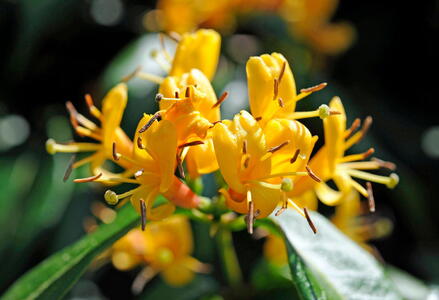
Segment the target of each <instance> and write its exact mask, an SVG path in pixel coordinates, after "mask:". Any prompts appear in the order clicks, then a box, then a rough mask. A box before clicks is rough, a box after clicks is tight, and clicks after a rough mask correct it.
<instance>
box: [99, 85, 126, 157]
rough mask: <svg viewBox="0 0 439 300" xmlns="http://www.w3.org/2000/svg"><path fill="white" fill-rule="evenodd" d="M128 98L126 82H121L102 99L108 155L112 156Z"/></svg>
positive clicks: (103, 126)
mask: <svg viewBox="0 0 439 300" xmlns="http://www.w3.org/2000/svg"><path fill="white" fill-rule="evenodd" d="M127 100H128V90H127V86H126V84H125V83H119V84H118V85H116V86H115V87H114V88H112V89H111V90H110V91H109V92H108V94H107V95H106V96H105V98H104V100H102V115H103V120H102V135H103V144H104V147H105V150H106V152H107V155H108V156H109V157H111V153H112V146H113V142H115V141H116V140H115V135H116V129H117V128H118V127H119V125H120V122H121V121H122V116H123V112H124V110H125V107H126V104H127Z"/></svg>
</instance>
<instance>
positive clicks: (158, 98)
mask: <svg viewBox="0 0 439 300" xmlns="http://www.w3.org/2000/svg"><path fill="white" fill-rule="evenodd" d="M163 97H164V96H163V95H162V94H157V95H155V102H160V101H162V99H163ZM175 98H179V97H178V92H175Z"/></svg>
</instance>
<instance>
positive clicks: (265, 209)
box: [250, 185, 281, 219]
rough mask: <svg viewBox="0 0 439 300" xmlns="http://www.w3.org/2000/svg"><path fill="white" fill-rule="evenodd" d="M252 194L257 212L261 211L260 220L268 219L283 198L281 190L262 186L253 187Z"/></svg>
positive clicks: (251, 188)
mask: <svg viewBox="0 0 439 300" xmlns="http://www.w3.org/2000/svg"><path fill="white" fill-rule="evenodd" d="M250 192H251V194H252V200H253V202H254V208H255V211H256V210H259V215H258V216H257V218H258V219H260V218H265V217H268V216H269V215H270V214H271V213H272V212H273V211H274V210H275V208H276V206H277V205H278V203H279V201H280V198H281V191H280V190H278V189H272V188H267V187H264V186H260V185H251V187H250Z"/></svg>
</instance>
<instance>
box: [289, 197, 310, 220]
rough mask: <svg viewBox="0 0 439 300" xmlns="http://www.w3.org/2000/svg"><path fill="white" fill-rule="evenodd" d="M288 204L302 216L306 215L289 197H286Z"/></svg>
mask: <svg viewBox="0 0 439 300" xmlns="http://www.w3.org/2000/svg"><path fill="white" fill-rule="evenodd" d="M288 204H290V205H291V206H292V207H293V208H294V209H295V210H296V211H297V212H298V213H299V214H300V215H301V216H302V217H304V218H305V217H306V216H305V214H304V212H303V210H302V209H301V208H300V207H299V206H298V205H297V204H296V202H294V201H293V200H291V199H288Z"/></svg>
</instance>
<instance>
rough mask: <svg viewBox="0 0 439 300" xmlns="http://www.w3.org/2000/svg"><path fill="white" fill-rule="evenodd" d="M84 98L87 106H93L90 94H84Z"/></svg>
mask: <svg viewBox="0 0 439 300" xmlns="http://www.w3.org/2000/svg"><path fill="white" fill-rule="evenodd" d="M84 98H85V103H87V106H88V107H89V108H91V107H94V106H95V105H94V103H93V98H92V97H91V95H90V94H85V96H84Z"/></svg>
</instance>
